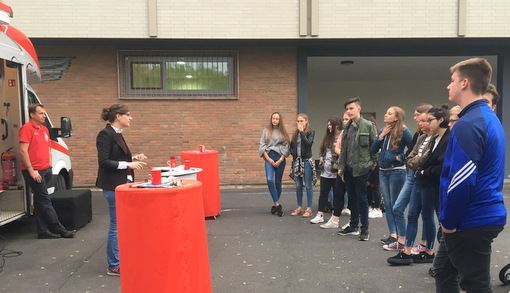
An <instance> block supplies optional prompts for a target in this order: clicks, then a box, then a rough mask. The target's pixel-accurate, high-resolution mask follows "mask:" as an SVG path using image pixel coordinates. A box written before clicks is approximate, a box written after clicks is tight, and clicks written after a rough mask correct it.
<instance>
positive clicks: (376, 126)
mask: <svg viewBox="0 0 510 293" xmlns="http://www.w3.org/2000/svg"><path fill="white" fill-rule="evenodd" d="M365 119H367V120H368V121H370V122H372V123H373V124H374V125H375V128H376V129H377V132H379V130H380V129H379V124H377V120H375V118H374V116H372V115H370V116H368V117H366V118H365Z"/></svg>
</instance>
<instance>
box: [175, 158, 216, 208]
mask: <svg viewBox="0 0 510 293" xmlns="http://www.w3.org/2000/svg"><path fill="white" fill-rule="evenodd" d="M184 160H190V166H191V167H196V168H201V169H202V172H200V173H198V174H197V180H198V181H200V182H202V184H203V191H202V192H203V198H204V215H205V216H206V217H215V216H217V215H218V214H219V213H220V171H219V166H218V151H215V150H206V151H205V152H200V151H198V150H191V151H182V152H181V164H184Z"/></svg>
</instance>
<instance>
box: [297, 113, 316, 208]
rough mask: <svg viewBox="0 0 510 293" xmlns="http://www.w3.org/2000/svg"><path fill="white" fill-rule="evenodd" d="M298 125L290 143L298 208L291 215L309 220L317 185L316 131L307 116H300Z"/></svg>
mask: <svg viewBox="0 0 510 293" xmlns="http://www.w3.org/2000/svg"><path fill="white" fill-rule="evenodd" d="M296 123H297V129H296V132H294V135H293V136H292V141H291V143H290V153H291V155H292V159H293V160H292V170H291V174H290V176H291V177H292V179H294V181H295V182H296V197H297V205H298V207H297V208H296V209H295V210H294V211H293V212H292V213H291V214H290V215H291V216H297V215H301V214H302V215H303V217H304V218H308V217H311V216H312V215H313V213H312V201H313V186H315V185H316V184H317V177H316V175H315V162H314V161H313V159H312V144H313V138H314V136H315V131H313V130H311V129H310V124H309V123H308V116H307V115H306V114H298V115H297V121H296ZM303 179H304V182H305V185H306V199H307V208H306V210H303Z"/></svg>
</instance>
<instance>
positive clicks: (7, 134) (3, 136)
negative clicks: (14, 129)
mask: <svg viewBox="0 0 510 293" xmlns="http://www.w3.org/2000/svg"><path fill="white" fill-rule="evenodd" d="M2 124H3V125H5V134H2V140H6V139H7V137H8V136H9V128H8V127H7V121H6V120H5V119H4V118H2Z"/></svg>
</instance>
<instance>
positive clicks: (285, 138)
mask: <svg viewBox="0 0 510 293" xmlns="http://www.w3.org/2000/svg"><path fill="white" fill-rule="evenodd" d="M259 155H260V156H261V157H262V158H263V159H264V162H265V163H264V165H265V168H266V179H267V186H268V188H269V193H270V194H271V197H272V198H273V206H272V207H271V214H277V215H278V216H280V217H282V216H283V211H282V205H281V204H280V203H279V201H280V195H281V194H282V177H283V172H284V170H285V165H286V161H285V157H288V156H289V135H288V134H287V131H286V130H285V125H284V124H283V119H282V116H281V115H280V113H278V112H274V113H273V114H271V119H270V120H269V125H268V126H267V127H266V128H265V129H264V131H263V132H262V137H261V138H260V146H259Z"/></svg>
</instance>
